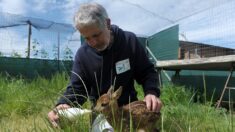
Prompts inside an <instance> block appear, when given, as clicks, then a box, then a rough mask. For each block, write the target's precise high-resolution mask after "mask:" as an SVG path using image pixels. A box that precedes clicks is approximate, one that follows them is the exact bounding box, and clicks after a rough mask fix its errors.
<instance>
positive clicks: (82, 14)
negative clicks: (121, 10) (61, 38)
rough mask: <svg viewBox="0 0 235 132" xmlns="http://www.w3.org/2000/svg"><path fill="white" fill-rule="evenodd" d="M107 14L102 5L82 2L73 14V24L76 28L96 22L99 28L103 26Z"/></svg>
mask: <svg viewBox="0 0 235 132" xmlns="http://www.w3.org/2000/svg"><path fill="white" fill-rule="evenodd" d="M108 18H109V17H108V14H107V12H106V10H105V9H104V7H103V6H101V5H100V4H97V3H86V4H82V5H81V6H80V8H79V9H78V11H77V12H76V14H75V16H74V24H75V27H76V28H82V27H85V26H90V25H93V24H96V25H97V26H99V27H100V28H104V27H105V25H106V20H107V19H108Z"/></svg>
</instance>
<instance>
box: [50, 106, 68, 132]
mask: <svg viewBox="0 0 235 132" xmlns="http://www.w3.org/2000/svg"><path fill="white" fill-rule="evenodd" d="M68 108H71V106H69V105H68V104H60V105H58V106H56V107H55V108H54V109H53V110H51V111H50V112H49V113H48V119H49V121H50V122H51V124H52V126H53V127H55V128H58V127H59V125H58V120H59V115H58V110H62V109H68Z"/></svg>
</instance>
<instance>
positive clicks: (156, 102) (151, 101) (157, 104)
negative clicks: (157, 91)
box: [144, 94, 162, 112]
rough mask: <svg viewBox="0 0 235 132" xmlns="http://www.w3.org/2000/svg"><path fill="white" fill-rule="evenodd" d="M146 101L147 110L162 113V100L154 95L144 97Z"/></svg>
mask: <svg viewBox="0 0 235 132" xmlns="http://www.w3.org/2000/svg"><path fill="white" fill-rule="evenodd" d="M144 101H145V102H146V105H147V108H148V109H149V110H152V111H156V112H160V110H161V107H162V102H161V100H160V99H159V98H158V97H156V96H155V95H152V94H147V95H146V96H145V97H144Z"/></svg>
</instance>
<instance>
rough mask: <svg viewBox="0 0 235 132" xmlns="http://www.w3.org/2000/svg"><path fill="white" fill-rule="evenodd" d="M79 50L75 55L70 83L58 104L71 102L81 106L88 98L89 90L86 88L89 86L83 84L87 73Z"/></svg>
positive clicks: (72, 104) (73, 104)
mask: <svg viewBox="0 0 235 132" xmlns="http://www.w3.org/2000/svg"><path fill="white" fill-rule="evenodd" d="M78 52H79V51H78ZM78 52H77V54H76V56H75V60H74V64H73V68H72V73H71V76H70V83H69V85H68V86H67V89H66V91H65V92H64V94H63V96H62V97H60V99H59V101H58V103H57V105H59V104H69V105H71V106H81V105H82V104H83V103H84V102H85V101H86V99H87V98H88V93H87V91H88V90H87V89H86V88H87V87H85V86H84V84H83V82H86V79H85V74H84V73H83V72H82V66H81V62H80V58H79V53H78ZM81 79H84V80H81ZM86 86H87V85H86Z"/></svg>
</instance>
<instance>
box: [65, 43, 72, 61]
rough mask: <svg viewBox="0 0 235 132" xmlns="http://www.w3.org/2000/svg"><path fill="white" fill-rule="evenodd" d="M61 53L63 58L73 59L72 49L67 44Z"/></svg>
mask: <svg viewBox="0 0 235 132" xmlns="http://www.w3.org/2000/svg"><path fill="white" fill-rule="evenodd" d="M63 53H64V57H63V59H64V60H72V59H73V51H72V50H71V49H70V48H69V47H68V46H66V48H65V49H64V52H63Z"/></svg>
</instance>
